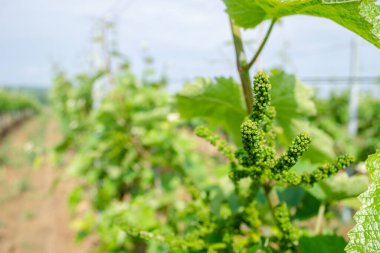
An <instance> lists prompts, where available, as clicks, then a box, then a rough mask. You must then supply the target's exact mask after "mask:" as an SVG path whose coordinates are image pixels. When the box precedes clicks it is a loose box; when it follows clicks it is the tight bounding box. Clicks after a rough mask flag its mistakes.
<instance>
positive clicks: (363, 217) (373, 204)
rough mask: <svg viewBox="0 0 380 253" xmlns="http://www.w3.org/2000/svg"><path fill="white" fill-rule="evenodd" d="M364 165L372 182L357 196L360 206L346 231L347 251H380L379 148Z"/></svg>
mask: <svg viewBox="0 0 380 253" xmlns="http://www.w3.org/2000/svg"><path fill="white" fill-rule="evenodd" d="M366 166H367V168H368V175H369V178H370V180H371V181H372V184H371V185H370V186H369V187H368V190H367V191H366V192H364V193H363V194H361V195H360V196H359V199H360V201H361V203H362V207H361V208H360V210H359V211H358V212H357V213H356V214H355V216H354V219H355V221H356V225H355V226H354V228H353V229H352V230H351V231H350V232H349V233H348V237H349V238H350V241H349V243H348V245H347V247H346V249H345V250H346V251H347V252H349V253H354V252H355V253H356V252H359V253H375V252H380V150H377V151H376V153H375V154H373V155H371V156H369V157H368V159H367V162H366Z"/></svg>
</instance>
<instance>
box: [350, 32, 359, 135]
mask: <svg viewBox="0 0 380 253" xmlns="http://www.w3.org/2000/svg"><path fill="white" fill-rule="evenodd" d="M358 44H359V43H358V40H357V38H352V41H351V64H350V77H351V80H350V102H349V122H348V135H349V136H350V137H352V138H354V137H355V136H356V134H357V132H358V107H359V93H360V90H359V85H358V83H357V81H356V79H357V77H358V72H359V51H358V46H359V45H358Z"/></svg>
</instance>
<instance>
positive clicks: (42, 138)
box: [0, 115, 91, 253]
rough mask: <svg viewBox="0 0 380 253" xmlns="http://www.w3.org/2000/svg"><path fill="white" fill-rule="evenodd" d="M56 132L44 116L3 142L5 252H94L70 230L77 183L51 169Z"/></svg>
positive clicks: (0, 185) (0, 179)
mask: <svg viewBox="0 0 380 253" xmlns="http://www.w3.org/2000/svg"><path fill="white" fill-rule="evenodd" d="M57 133H59V130H58V127H57V125H56V123H55V121H54V120H52V119H51V118H50V117H48V116H47V115H42V116H38V117H35V118H33V119H30V120H29V121H28V122H26V123H24V124H23V125H22V126H21V127H19V128H18V129H16V130H14V131H13V132H12V133H11V134H9V136H7V137H6V138H5V139H4V140H3V142H1V143H0V253H87V252H90V250H89V249H90V248H91V242H84V243H81V244H76V243H75V234H74V232H73V231H71V230H70V228H69V223H70V219H69V214H68V207H67V201H66V200H67V196H68V193H69V192H70V189H72V187H73V186H74V184H73V182H71V181H70V180H67V179H65V177H63V171H64V170H63V169H59V168H56V167H55V166H52V165H51V164H52V162H51V159H50V158H51V157H49V156H50V152H49V150H51V147H52V146H54V144H55V143H57V141H58V140H59V137H60V136H59V135H58V134H57ZM60 178H64V179H62V180H60V183H59V184H58V185H57V187H56V188H55V189H54V190H52V188H54V187H52V186H53V185H54V184H55V182H57V179H60Z"/></svg>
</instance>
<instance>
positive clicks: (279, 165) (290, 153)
mask: <svg viewBox="0 0 380 253" xmlns="http://www.w3.org/2000/svg"><path fill="white" fill-rule="evenodd" d="M310 143H311V137H310V136H309V135H308V134H307V133H302V134H299V135H298V136H297V137H296V138H295V139H294V140H293V142H292V144H290V146H289V148H288V150H287V151H286V152H285V154H283V155H282V156H281V157H280V158H279V159H278V160H277V162H276V165H275V166H274V167H273V169H272V172H273V173H275V174H280V173H281V172H283V171H287V170H289V169H290V168H292V167H293V166H294V165H295V164H296V163H297V161H298V159H299V158H301V156H302V155H303V154H304V153H305V151H306V150H307V149H308V148H309V146H310Z"/></svg>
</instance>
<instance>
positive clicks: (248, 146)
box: [238, 119, 274, 166]
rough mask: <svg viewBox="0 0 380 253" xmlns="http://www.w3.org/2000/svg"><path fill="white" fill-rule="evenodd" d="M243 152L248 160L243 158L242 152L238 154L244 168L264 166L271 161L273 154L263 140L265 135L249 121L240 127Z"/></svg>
mask: <svg viewBox="0 0 380 253" xmlns="http://www.w3.org/2000/svg"><path fill="white" fill-rule="evenodd" d="M240 132H241V136H242V142H243V147H244V150H245V151H246V153H247V155H248V158H245V155H243V153H242V152H240V153H238V155H240V157H238V159H239V160H241V159H245V160H243V162H244V165H245V166H252V165H254V166H265V165H268V164H266V162H267V161H268V160H269V161H270V160H271V158H272V157H273V156H274V152H273V151H272V149H271V148H269V147H268V146H267V145H266V144H267V140H266V138H265V135H266V133H265V132H264V131H263V130H262V129H260V128H258V126H257V124H256V123H255V122H253V121H252V120H250V119H247V120H246V121H244V122H243V124H242V125H241V127H240Z"/></svg>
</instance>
